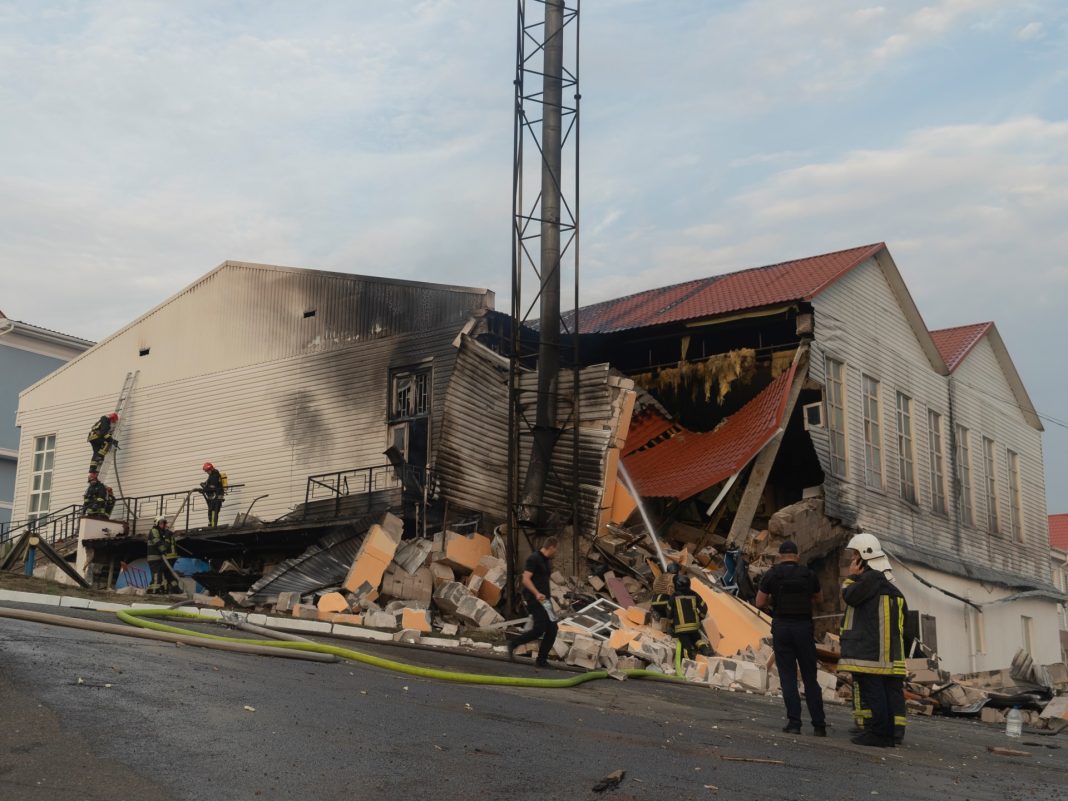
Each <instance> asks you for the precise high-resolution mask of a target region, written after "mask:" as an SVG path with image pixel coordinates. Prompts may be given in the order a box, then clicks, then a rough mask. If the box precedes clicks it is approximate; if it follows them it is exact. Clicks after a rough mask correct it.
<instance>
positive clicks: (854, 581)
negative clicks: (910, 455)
mask: <svg viewBox="0 0 1068 801" xmlns="http://www.w3.org/2000/svg"><path fill="white" fill-rule="evenodd" d="M846 549H847V550H849V551H853V554H852V560H851V562H850V566H849V578H848V579H846V582H845V585H844V586H843V588H842V599H843V600H844V601H845V603H846V615H845V620H844V622H843V624H842V656H841V659H840V660H839V662H838V669H839V670H844V671H848V672H850V673H852V674H853V687H854V716H855V717H864V715H866V718H865V725H864V731H863V732H862V733H861V734H858V735H857V736H855V737H853V738H852V741H853V742H854V743H856V744H857V745H866V746H875V747H881V748H893V747H894V739H895V738H894V728H895V722H896V721H895V718H898V717H899V715H898V711H902V714H901V716H900V720H901V722H902V723H903V722H904V714H903V709H904V693H905V638H904V624H905V609H906V606H905V596H904V595H902V593H901V590H899V589H898V588H897V586H896V585H895V584H894V583H893V581H892V580H891V576H890V575H888V574H889V573H890V560H889V559H887V557H886V554H885V553H884V552H883V549H882V546H881V545H880V544H879V540H878V539H877V538H876V537H875V536H873V535H871V534H857V535H856V536H855V537H853V539H851V540H850V541H849V543H848V544H847V545H846ZM862 713H864V715H862Z"/></svg>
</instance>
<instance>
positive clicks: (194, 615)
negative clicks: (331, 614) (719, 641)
mask: <svg viewBox="0 0 1068 801" xmlns="http://www.w3.org/2000/svg"><path fill="white" fill-rule="evenodd" d="M115 614H116V615H118V617H119V620H121V621H123V622H124V623H129V624H130V625H133V626H139V627H141V628H144V629H152V630H154V631H165V632H169V633H171V634H182V635H185V636H192V637H204V638H206V639H210V640H223V641H226V642H240V643H245V644H246V645H259V646H266V647H270V648H282V649H286V650H295V651H311V652H314V653H320V654H332V655H334V656H337V657H340V658H342V659H349V660H351V661H353V662H362V663H363V664H365V665H373V666H374V667H379V668H384V669H385V670H392V671H395V672H397V673H406V674H408V675H409V676H419V677H421V678H425V679H439V680H441V681H454V682H460V683H462V684H488V685H496V686H502V687H544V688H563V687H576V686H578V685H579V684H585V683H586V682H588V681H594V680H596V679H607V678H609V677H610V676H609V673H608V671H607V670H591V671H589V672H587V673H579V674H576V675H574V676H571V677H569V678H566V679H536V678H524V677H513V676H493V675H489V674H485V673H461V672H458V671H453V670H439V669H437V668H425V667H418V666H417V665H409V664H407V663H405V662H398V661H396V660H395V659H384V658H382V657H380V656H372V655H371V654H365V653H361V652H360V651H354V650H352V649H351V648H341V647H340V646H336V645H325V644H323V643H317V642H286V641H280V640H249V639H245V638H242V637H226V636H223V635H220V634H205V633H202V632H199V631H193V630H191V629H183V628H181V627H180V626H172V625H170V624H168V623H159V622H156V621H154V620H148V619H146V618H153V617H177V618H184V619H186V620H203V621H207V622H212V623H214V622H216V619H215V618H214V617H207V616H205V615H201V614H200V613H198V612H187V611H184V610H180V609H123V610H119V611H117V612H116V613H115ZM677 660H678V656H676V664H677ZM677 670H678V668H677V667H676V671H677ZM620 673H622V674H623V675H624V676H626V677H627V678H628V679H654V680H659V681H671V682H678V681H682V680H683V679H681V678H679V677H678V676H668V675H665V674H663V673H658V672H656V671H653V670H623V671H620ZM617 675H618V674H617Z"/></svg>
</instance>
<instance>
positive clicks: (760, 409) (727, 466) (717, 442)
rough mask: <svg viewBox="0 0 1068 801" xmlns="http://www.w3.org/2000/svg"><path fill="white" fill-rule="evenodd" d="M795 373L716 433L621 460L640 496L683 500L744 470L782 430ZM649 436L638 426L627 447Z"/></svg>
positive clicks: (693, 435) (685, 437) (679, 437)
mask: <svg viewBox="0 0 1068 801" xmlns="http://www.w3.org/2000/svg"><path fill="white" fill-rule="evenodd" d="M796 369H797V368H796V365H795V366H792V367H791V368H790V369H789V370H787V371H786V372H785V373H783V374H782V375H780V376H779V377H778V378H776V379H775V380H774V381H772V382H771V383H770V384H769V385H768V386H767V387H765V388H764V389H763V390H761V392H760V394H758V395H757V396H756V397H755V398H753V400H751V401H749V403H747V404H746V405H745V406H743V407H742V408H741V409H739V410H738V411H737V412H735V413H734V414H733V415H731V416H730V417H728V418H727V421H726V422H725V423H723V424H722V425H721V426H720V427H719V428H717V429H715V430H714V431H707V432H695V431H687V430H685V429H682V430H680V431H679V432H678V433H676V434H674V435H673V436H671V437H670V438H669V439H666V440H663V441H661V442H658V443H656V444H654V445H652V446H651V447H648V448H646V449H645V450H635V451H633V452H631V453H630V454H629V455H627V456H624V458H623V463H624V465H625V466H626V468H627V472H628V473H629V474H630V477H631V480H632V481H633V482H634V486H635V489H637V491H638V494H639V495H641V496H642V497H644V498H676V499H678V500H680V501H681V500H686V499H687V498H692V497H693V496H694V495H696V494H697V493H699V492H702V491H703V490H706V489H708V488H709V487H712V486H714V485H716V484H718V483H719V482H720V481H723V480H724V479H726V478H728V477H730V476H731V475H733V474H734V473H737V472H738V471H739V470H741V469H742V468H743V467H745V465H746V464H748V463H749V461H750V460H751V459H752V458H753V457H754V456H756V455H757V453H758V452H759V451H760V449H761V448H763V447H764V445H766V444H767V442H768V440H769V439H771V437H772V435H773V434H774V433H775V432H776V431H777V430H778V429H779V426H780V425H782V420H783V416H784V414H785V411H786V398H787V395H788V394H789V390H790V384H791V383H792V381H793V377H794V372H795V371H796ZM660 419H661V420H662V419H663V418H660ZM652 430H655V427H654V426H653V425H652V424H650V423H648V422H647V421H645V420H641V421H639V429H638V430H637V432H636V433H635V438H634V440H632V439H631V437H630V436H629V435H628V437H627V446H626V447H627V448H628V449H629V448H631V446H632V445H634V447H635V448H637V447H640V445H635V444H634V443H635V442H636V441H637V440H638V439H641V438H642V437H645V435H646V433H648V431H652ZM665 430H666V429H665ZM661 433H663V432H661ZM648 441H649V439H646V440H645V442H648Z"/></svg>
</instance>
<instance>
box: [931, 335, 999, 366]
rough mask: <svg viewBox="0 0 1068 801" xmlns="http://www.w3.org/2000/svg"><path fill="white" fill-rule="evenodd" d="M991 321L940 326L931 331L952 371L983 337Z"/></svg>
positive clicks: (939, 350) (936, 344)
mask: <svg viewBox="0 0 1068 801" xmlns="http://www.w3.org/2000/svg"><path fill="white" fill-rule="evenodd" d="M992 325H993V323H974V324H973V325H958V326H957V327H956V328H941V329H939V330H937V331H932V332H931V339H933V340H934V343H935V346H936V347H937V348H938V352H939V353H941V354H942V358H943V359H944V360H945V362H946V367H948V368H949V371H950V372H951V373H952V372H953V371H954V370H956V369H957V367H959V366H960V363H961V362H962V361H964V358H965V357H966V356H967V355H968V354H969V353H971V352H972V348H974V347H975V346H976V345H977V344H979V340H980V339H982V338H983V336H984V335H985V334H986V332H987V331H989V330H990V327H991V326H992Z"/></svg>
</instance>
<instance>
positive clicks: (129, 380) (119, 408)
mask: <svg viewBox="0 0 1068 801" xmlns="http://www.w3.org/2000/svg"><path fill="white" fill-rule="evenodd" d="M139 375H141V371H140V370H132V371H130V372H128V373H127V374H126V380H125V381H123V382H122V389H121V390H119V398H118V400H116V401H115V414H117V415H118V416H119V419H118V422H116V423H115V425H113V426H112V427H111V437H112V439H113V440H116V441H117V438H116V436H115V435H116V434H117V433H118V430H119V426H121V425H122V421H123V419H124V418H123V412H124V411H125V410H126V403H127V401H129V400H130V395H131V394H132V393H133V387H134V383H135V382H136V381H137V376H139ZM115 450H116V448H115V446H114V445H112V447H111V450H109V451H108V452H107V453H106V454H104V460H103V461H102V462H101V463H100V470H99V471H98V475H99V477H100V480H101V481H104V473H105V471H106V470H107V467H108V457H109V456H110V457H111V460H112V461H114V460H115V459H116V457H115V455H114V454H115ZM115 480H116V482H117V483H118V485H119V486H118V489H119V497H122V482H121V481H119V471H118V469H116V470H115ZM105 483H106V482H105Z"/></svg>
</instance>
